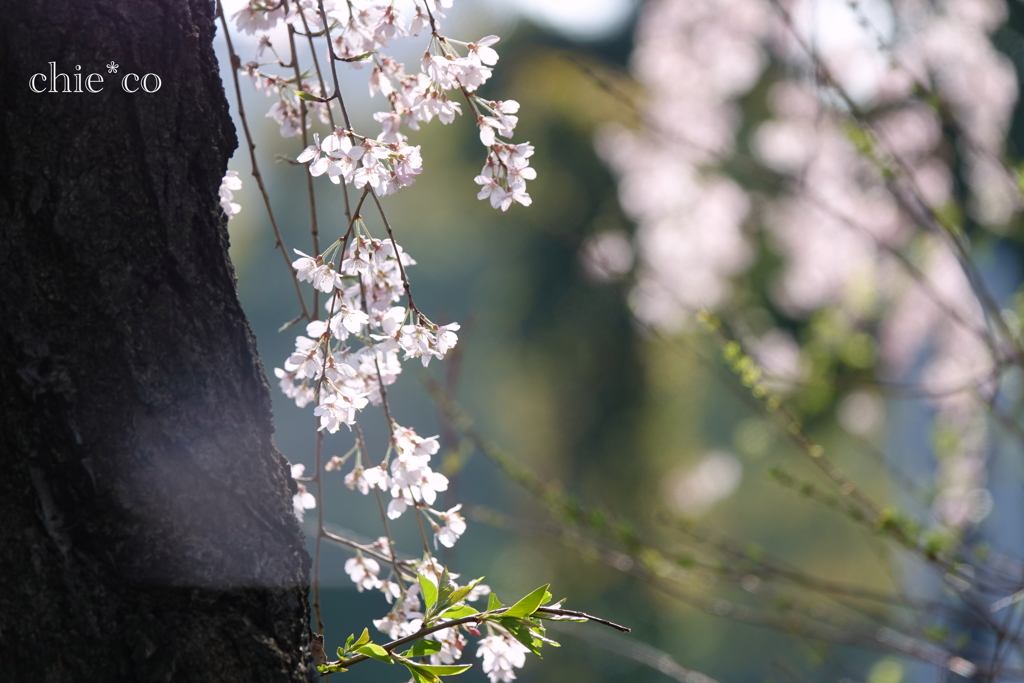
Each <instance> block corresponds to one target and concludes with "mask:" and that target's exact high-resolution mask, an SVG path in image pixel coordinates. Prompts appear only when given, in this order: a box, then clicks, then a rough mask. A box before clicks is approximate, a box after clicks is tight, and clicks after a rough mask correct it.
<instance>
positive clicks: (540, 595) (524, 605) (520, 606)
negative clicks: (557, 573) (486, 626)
mask: <svg viewBox="0 0 1024 683" xmlns="http://www.w3.org/2000/svg"><path fill="white" fill-rule="evenodd" d="M550 585H551V584H549V583H548V584H544V585H543V586H541V587H540V588H538V589H537V590H535V591H533V592H532V593H530V594H529V595H527V596H526V597H525V598H523V599H522V600H520V601H519V602H517V603H516V604H514V605H512V606H511V607H509V608H508V610H507V611H506V612H505V614H504V616H506V617H528V616H530V615H531V614H533V613H534V612H536V611H537V608H538V607H540V606H541V605H542V604H544V599H545V597H547V599H548V600H550V599H551V597H550V596H551V594H550V593H548V586H550Z"/></svg>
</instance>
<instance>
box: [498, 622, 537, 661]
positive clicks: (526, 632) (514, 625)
mask: <svg viewBox="0 0 1024 683" xmlns="http://www.w3.org/2000/svg"><path fill="white" fill-rule="evenodd" d="M499 621H500V622H501V625H502V626H503V627H504V628H505V630H506V631H508V632H509V633H511V634H512V637H513V638H515V639H516V640H518V641H519V642H520V643H522V644H523V645H525V646H526V647H527V648H528V649H529V650H530V652H532V653H533V654H535V655H537V656H538V657H541V654H540V646H541V645H543V642H542V641H540V640H538V639H536V638H534V634H533V632H532V631H531V630H530V627H529V622H526V621H523V620H522V619H508V618H503V619H500V620H499Z"/></svg>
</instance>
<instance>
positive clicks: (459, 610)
mask: <svg viewBox="0 0 1024 683" xmlns="http://www.w3.org/2000/svg"><path fill="white" fill-rule="evenodd" d="M473 614H480V612H479V611H478V610H475V609H473V608H472V607H470V606H469V605H456V606H455V607H452V608H450V609H447V610H445V612H444V614H442V615H441V616H442V617H445V618H447V619H461V618H462V617H468V616H471V615H473Z"/></svg>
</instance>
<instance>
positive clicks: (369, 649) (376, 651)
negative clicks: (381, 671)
mask: <svg viewBox="0 0 1024 683" xmlns="http://www.w3.org/2000/svg"><path fill="white" fill-rule="evenodd" d="M356 652H358V653H359V654H361V655H366V656H367V657H373V658H374V659H376V660H378V661H381V662H384V663H385V664H393V663H394V660H393V659H391V655H390V654H389V653H388V651H387V650H385V649H384V648H382V647H381V646H380V645H377V644H376V643H367V644H366V645H363V646H362V647H360V648H356Z"/></svg>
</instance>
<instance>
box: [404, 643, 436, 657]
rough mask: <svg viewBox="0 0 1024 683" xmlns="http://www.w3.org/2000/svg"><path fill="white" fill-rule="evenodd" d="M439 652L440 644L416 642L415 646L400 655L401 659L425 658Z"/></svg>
mask: <svg viewBox="0 0 1024 683" xmlns="http://www.w3.org/2000/svg"><path fill="white" fill-rule="evenodd" d="M440 651H441V643H439V642H438V641H436V640H417V641H416V644H415V645H413V646H412V647H411V648H410V649H408V650H406V651H405V652H403V653H402V656H403V657H426V656H427V655H432V654H437V653H438V652H440Z"/></svg>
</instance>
